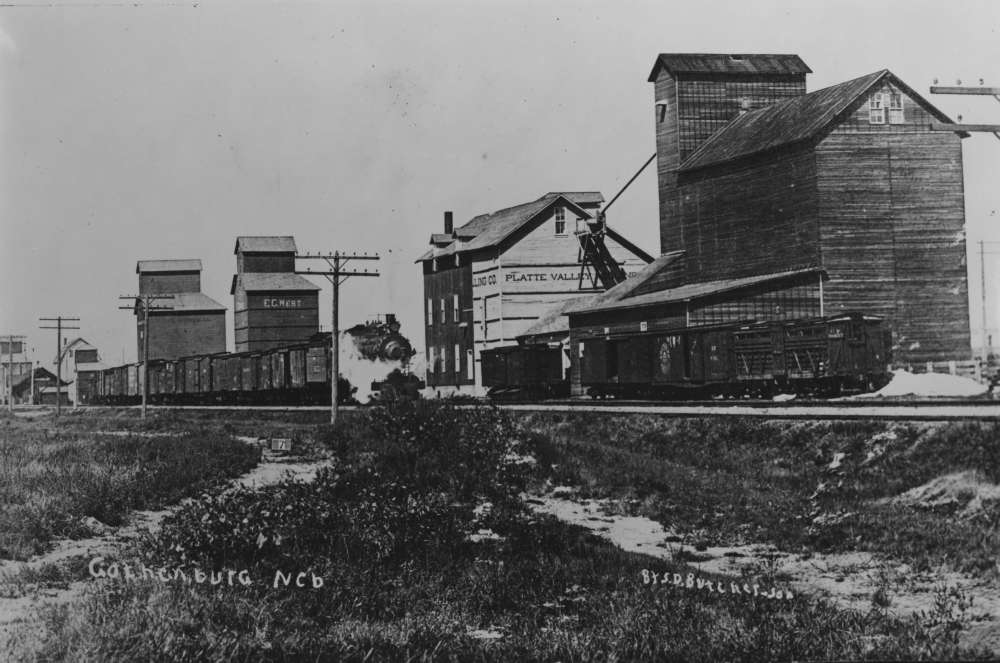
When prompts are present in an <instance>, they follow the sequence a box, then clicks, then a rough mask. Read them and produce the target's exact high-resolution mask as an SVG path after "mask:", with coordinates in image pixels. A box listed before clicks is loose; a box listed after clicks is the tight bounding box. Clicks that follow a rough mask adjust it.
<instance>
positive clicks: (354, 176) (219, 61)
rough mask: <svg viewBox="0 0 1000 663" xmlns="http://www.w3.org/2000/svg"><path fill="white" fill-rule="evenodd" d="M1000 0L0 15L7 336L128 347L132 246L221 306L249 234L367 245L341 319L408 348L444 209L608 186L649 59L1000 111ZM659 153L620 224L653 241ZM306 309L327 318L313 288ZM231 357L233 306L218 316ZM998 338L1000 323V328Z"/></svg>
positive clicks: (58, 5) (309, 243) (971, 163)
mask: <svg viewBox="0 0 1000 663" xmlns="http://www.w3.org/2000/svg"><path fill="white" fill-rule="evenodd" d="M998 27H1000V3H997V2H994V1H990V2H963V3H961V11H959V10H958V9H943V8H942V5H941V4H940V3H939V2H928V1H924V0H916V1H914V0H910V1H907V2H895V1H893V0H887V1H882V2H877V3H872V2H853V1H851V2H802V1H801V0H800V1H797V2H768V1H761V0H755V1H754V2H731V3H728V2H698V3H692V2H685V3H683V4H682V3H677V2H669V1H663V0H658V1H655V2H628V1H624V2H623V1H616V2H603V1H602V2H588V1H586V0H583V1H581V0H573V1H571V2H569V1H567V2H526V1H523V0H514V1H507V2H499V1H497V2H493V1H490V2H486V1H483V0H478V1H468V0H467V1H465V2H457V1H454V0H447V1H441V0H438V1H430V2H387V1H382V0H369V1H367V2H307V1H305V0H298V1H297V0H286V1H281V2H278V1H275V2H263V1H259V0H258V1H255V0H229V1H226V0H218V1H201V2H187V3H184V2H173V1H153V0H150V1H144V0H135V1H134V2H101V1H100V0H96V1H91V2H83V1H79V2H77V1H74V0H52V1H49V2H33V1H31V0H20V1H19V0H14V1H13V2H11V3H3V4H2V6H0V334H7V333H14V334H27V335H28V337H29V345H30V346H31V347H34V348H35V349H36V352H37V356H38V358H40V359H46V358H49V357H50V356H51V355H53V354H54V346H55V340H54V337H53V334H54V332H50V331H48V330H44V331H43V330H39V329H38V326H39V324H41V323H39V322H38V321H37V319H38V318H39V317H43V316H53V315H57V314H58V315H67V316H75V317H79V318H81V321H80V323H79V326H80V327H81V329H80V331H79V332H75V333H78V334H79V335H82V336H83V337H84V338H86V339H87V340H89V341H90V342H91V343H93V344H94V345H96V346H97V347H98V348H99V350H100V352H101V354H102V357H103V359H104V360H105V362H107V363H110V364H117V363H120V362H121V361H123V360H124V361H133V360H134V359H135V354H136V348H135V332H134V324H135V323H134V318H133V317H132V315H131V313H129V312H127V311H121V310H119V309H118V305H119V300H118V296H119V295H121V294H130V293H135V292H136V291H137V287H138V282H137V276H136V274H135V263H136V261H137V260H142V259H170V258H200V259H201V260H202V262H203V265H204V271H203V273H202V290H203V291H204V292H205V293H206V294H208V295H209V296H211V297H213V298H214V299H216V300H217V301H219V302H220V303H222V304H224V305H225V306H227V307H228V308H229V309H232V304H233V302H232V296H231V295H230V294H229V286H230V281H231V279H232V275H233V273H234V271H235V257H234V256H233V253H232V251H233V245H234V242H235V238H236V237H237V236H239V235H294V236H295V239H296V242H297V245H298V248H299V250H300V251H302V252H305V251H333V250H335V249H336V250H340V251H355V250H357V251H370V252H371V251H374V252H378V253H379V254H380V255H381V256H382V260H381V261H380V263H379V269H380V271H381V274H382V276H381V277H380V278H378V279H371V278H367V279H354V280H349V281H348V282H347V283H346V284H345V285H344V287H343V288H342V291H341V297H342V299H341V326H342V327H347V326H350V325H352V324H354V323H356V322H359V321H362V320H363V319H365V318H367V317H369V316H370V315H373V314H377V313H384V312H396V313H397V314H398V315H399V316H400V318H401V320H402V323H403V329H402V331H403V333H404V334H408V335H409V336H410V337H411V338H412V339H413V340H414V341H416V345H417V346H418V347H421V346H422V341H423V339H422V323H421V320H422V317H421V301H422V292H421V288H422V280H421V276H420V268H419V266H418V265H415V264H414V260H415V259H416V258H417V257H418V256H419V255H420V254H421V253H422V252H423V251H424V250H425V249H426V247H427V241H428V237H429V235H430V233H432V232H440V229H441V226H442V216H443V212H444V211H445V210H453V211H454V213H455V219H456V224H460V223H464V222H465V221H467V220H468V219H470V218H471V217H473V216H475V215H477V214H480V213H483V212H489V211H492V210H496V209H500V208H503V207H508V206H510V205H515V204H518V203H522V202H527V201H530V200H534V199H535V198H538V197H539V196H540V195H542V194H544V193H546V192H548V191H559V190H569V191H573V190H599V191H601V192H603V193H604V195H605V197H606V198H608V199H610V198H611V197H612V196H613V195H614V194H615V193H616V192H617V191H618V190H619V188H620V187H621V186H622V185H623V184H624V183H625V182H626V181H627V180H628V179H629V178H630V177H631V176H632V175H633V174H634V173H635V171H636V170H637V169H638V168H639V167H640V166H641V165H642V164H643V163H644V162H645V161H646V159H647V158H648V157H649V156H650V155H651V154H653V152H654V151H655V143H654V104H653V102H654V99H653V90H652V85H651V84H650V83H648V82H647V81H646V77H647V76H648V74H649V71H650V69H651V68H652V65H653V62H654V59H655V57H656V54H657V53H660V52H735V53H738V52H743V53H752V52H763V53H797V54H799V55H800V56H801V57H802V58H803V59H804V60H805V61H806V63H807V64H808V65H809V66H810V68H811V69H812V70H813V72H814V73H813V74H811V75H809V77H808V78H807V86H808V89H809V90H816V89H819V88H821V87H825V86H827V85H831V84H834V83H838V82H841V81H844V80H847V79H850V78H854V77H856V76H859V75H862V74H865V73H869V72H872V71H876V70H879V69H883V68H888V69H890V70H892V71H893V72H894V73H896V74H897V75H898V76H899V77H900V78H902V79H903V80H904V81H905V82H907V83H908V84H909V85H910V86H911V87H913V88H915V89H916V90H918V91H919V92H921V93H923V94H925V96H928V97H929V98H931V101H932V102H933V103H935V104H936V105H937V106H938V107H939V108H941V109H942V110H943V111H944V112H945V113H947V114H949V115H950V116H951V117H952V118H953V119H956V118H957V116H958V115H962V116H963V121H964V122H967V123H1000V104H998V103H997V101H995V100H994V99H993V98H992V97H971V96H962V97H958V96H942V95H936V96H933V97H931V96H930V95H929V92H928V87H929V86H930V85H931V83H932V81H933V79H935V78H938V79H940V81H941V84H953V83H954V82H955V80H956V79H961V80H963V82H965V83H972V84H978V81H979V79H980V78H982V79H984V80H985V83H986V84H987V85H994V86H1000V64H998V63H1000V34H998ZM964 158H965V161H964V165H965V184H966V187H965V192H966V221H967V239H968V248H969V253H970V257H969V261H968V265H969V270H970V278H969V289H970V300H971V304H972V306H971V313H970V317H971V318H972V327H973V335H974V343H975V342H977V340H976V339H978V329H979V327H980V326H981V325H982V322H981V319H982V316H981V311H982V309H981V308H980V307H979V301H980V298H981V295H980V293H981V290H980V288H979V283H980V280H981V274H980V263H979V257H978V254H979V246H978V244H977V242H978V241H979V240H988V241H993V242H996V244H993V245H988V246H990V247H991V248H992V250H993V253H992V254H989V255H987V256H986V268H987V269H986V280H987V294H988V299H989V301H990V304H989V306H988V307H987V311H988V314H989V317H990V321H989V326H990V327H1000V322H998V319H1000V230H998V223H1000V214H998V211H997V210H1000V187H997V186H996V184H997V174H998V173H1000V141H998V140H997V139H996V138H995V137H994V136H992V135H990V134H975V135H973V136H972V137H971V138H969V139H966V140H965V141H964ZM657 217H658V213H657V193H656V178H655V169H654V168H653V167H650V168H648V169H647V171H646V172H644V173H643V175H641V176H640V177H639V178H638V179H637V180H636V182H635V183H634V184H633V185H632V186H631V187H630V188H629V190H628V191H627V192H626V193H625V194H624V195H623V196H622V198H621V199H620V200H619V201H618V202H617V203H615V205H614V207H613V208H612V209H611V210H610V212H609V215H608V218H609V222H610V224H611V225H612V226H613V227H615V228H616V229H617V230H619V231H620V232H622V233H623V234H625V236H626V237H628V238H630V239H632V240H633V241H634V242H636V243H637V244H639V245H640V246H642V247H643V248H645V249H647V250H648V251H650V252H652V253H654V254H655V253H658V249H659V246H658V239H657V238H658V230H657V224H658V220H657ZM317 284H318V285H322V286H323V287H324V289H323V293H322V295H321V309H320V319H321V323H322V324H323V325H326V326H328V325H329V324H330V302H329V300H330V290H329V286H328V285H326V283H325V281H317ZM227 325H228V328H227V335H228V339H227V340H228V343H229V346H230V349H231V348H232V343H233V339H232V312H231V310H230V311H229V312H228V313H227ZM994 333H995V334H996V336H997V339H998V341H997V344H998V345H1000V331H996V332H994Z"/></svg>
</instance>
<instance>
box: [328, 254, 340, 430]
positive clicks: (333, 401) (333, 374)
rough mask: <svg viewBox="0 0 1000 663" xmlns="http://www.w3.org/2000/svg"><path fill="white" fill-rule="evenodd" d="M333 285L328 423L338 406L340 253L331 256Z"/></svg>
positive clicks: (334, 418) (333, 421)
mask: <svg viewBox="0 0 1000 663" xmlns="http://www.w3.org/2000/svg"><path fill="white" fill-rule="evenodd" d="M330 282H331V283H332V284H333V306H332V307H331V308H332V312H331V317H332V318H333V319H332V321H331V324H330V329H331V332H330V341H331V346H330V367H331V368H330V423H331V424H335V423H337V411H338V410H339V406H338V404H337V387H338V385H337V382H338V381H339V379H340V329H339V328H340V320H339V319H338V318H339V308H340V253H334V254H333V278H331V279H330Z"/></svg>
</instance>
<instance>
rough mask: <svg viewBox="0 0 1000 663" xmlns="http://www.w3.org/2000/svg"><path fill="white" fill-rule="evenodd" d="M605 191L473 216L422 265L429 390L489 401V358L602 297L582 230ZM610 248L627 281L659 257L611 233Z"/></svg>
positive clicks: (447, 224)
mask: <svg viewBox="0 0 1000 663" xmlns="http://www.w3.org/2000/svg"><path fill="white" fill-rule="evenodd" d="M603 200H604V199H603V197H602V196H601V194H600V193H597V192H562V193H560V192H552V193H547V194H545V195H543V196H542V197H540V198H538V199H537V200H534V201H531V202H529V203H524V204H521V205H515V206H513V207H509V208H506V209H502V210H499V211H496V212H493V213H490V214H482V215H479V216H477V217H474V218H473V219H471V220H470V221H468V222H467V223H465V224H464V225H462V226H461V227H459V228H454V226H453V220H452V215H451V213H450V212H445V221H444V232H443V233H436V234H433V235H431V242H430V243H431V249H430V250H429V251H427V252H426V253H425V254H424V255H422V256H421V257H420V258H419V259H418V260H417V262H419V263H421V265H422V268H423V274H424V302H425V313H424V315H425V320H424V322H425V335H424V338H425V347H426V353H427V355H426V356H427V384H428V386H429V387H433V388H438V389H439V390H441V391H448V392H462V393H472V394H480V393H482V374H481V373H482V372H481V370H480V368H479V364H480V356H479V353H480V351H482V350H485V349H488V348H492V347H496V346H498V345H510V344H513V343H515V342H516V339H517V337H518V336H519V335H521V334H522V333H524V331H525V330H527V329H528V328H529V327H531V326H532V325H534V324H535V323H536V322H537V321H538V320H539V318H541V317H543V316H544V315H546V314H547V313H548V312H549V311H550V310H551V309H553V307H560V306H563V305H565V303H566V301H567V300H572V299H576V298H579V297H582V296H587V295H588V294H592V293H594V292H598V291H600V290H601V288H600V287H599V283H597V282H596V279H595V277H594V276H593V275H592V274H590V273H588V272H586V271H584V270H581V263H580V255H579V251H580V244H579V241H578V239H577V237H576V234H575V233H576V231H578V230H581V231H582V230H585V229H586V228H587V226H588V224H590V223H592V222H593V221H594V220H595V217H596V212H597V210H598V208H599V206H600V204H601V203H602V202H603ZM605 241H606V244H607V247H608V250H609V251H610V253H611V255H612V257H613V258H614V259H615V260H617V261H618V262H619V263H620V264H622V265H623V267H624V269H625V270H626V272H628V273H632V274H634V273H637V272H638V270H639V269H640V268H641V267H642V266H644V265H645V264H646V263H648V262H649V261H650V260H652V258H651V257H650V256H649V255H647V254H646V253H645V252H644V251H642V250H641V249H640V248H638V247H636V246H635V245H633V244H632V243H631V242H629V241H628V240H626V239H625V238H624V237H622V236H621V235H619V234H618V233H616V232H615V231H614V230H611V229H609V230H608V233H607V236H606V240H605Z"/></svg>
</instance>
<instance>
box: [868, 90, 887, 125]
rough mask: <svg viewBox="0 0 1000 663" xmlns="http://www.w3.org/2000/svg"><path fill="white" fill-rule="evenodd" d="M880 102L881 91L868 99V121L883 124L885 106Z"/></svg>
mask: <svg viewBox="0 0 1000 663" xmlns="http://www.w3.org/2000/svg"><path fill="white" fill-rule="evenodd" d="M882 103H883V100H882V93H881V92H876V93H875V94H873V95H872V96H871V97H870V98H869V99H868V121H869V122H870V123H872V124H885V107H884V106H883V105H882Z"/></svg>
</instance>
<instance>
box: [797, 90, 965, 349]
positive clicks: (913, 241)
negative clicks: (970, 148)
mask: <svg viewBox="0 0 1000 663" xmlns="http://www.w3.org/2000/svg"><path fill="white" fill-rule="evenodd" d="M904 116H905V118H906V120H907V121H906V123H904V124H888V123H887V124H881V125H870V124H868V123H867V119H868V109H867V102H865V104H864V105H862V106H861V107H859V109H858V110H857V112H855V113H853V114H852V115H851V117H850V118H849V120H848V121H846V122H845V123H844V124H842V125H840V126H838V127H837V128H836V129H835V130H834V131H833V132H832V133H831V134H830V135H829V136H827V137H826V138H825V139H824V140H823V141H822V142H821V143H820V144H819V145H818V146H817V149H816V159H817V170H818V186H817V190H818V195H819V211H820V218H821V228H822V231H821V232H822V245H821V251H822V256H823V266H824V267H825V268H826V269H827V272H828V273H829V276H830V281H829V283H828V284H827V288H826V302H827V310H828V311H829V312H830V313H834V312H838V311H840V310H861V311H864V312H866V313H873V314H878V315H884V316H886V317H887V318H889V320H890V325H891V326H892V329H893V331H894V344H895V346H896V347H895V349H894V353H895V354H894V360H895V361H897V362H910V361H912V362H922V361H929V360H936V359H956V358H957V359H961V358H964V357H966V356H968V355H969V353H970V352H971V349H970V338H969V310H968V284H967V267H966V261H965V238H964V224H965V211H964V193H963V181H962V150H961V139H960V138H959V137H957V136H955V135H954V134H942V133H934V132H930V131H927V122H929V121H930V120H929V119H928V117H927V114H926V112H925V111H923V109H921V108H919V107H917V106H915V104H914V103H913V102H912V101H911V100H909V99H904Z"/></svg>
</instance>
